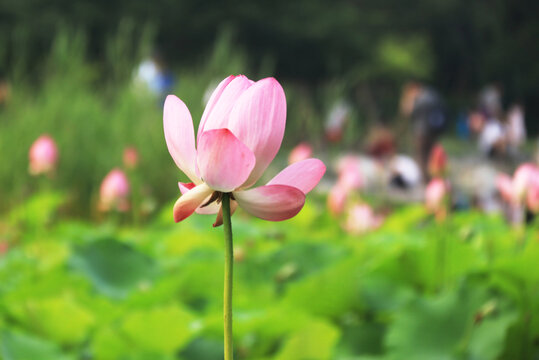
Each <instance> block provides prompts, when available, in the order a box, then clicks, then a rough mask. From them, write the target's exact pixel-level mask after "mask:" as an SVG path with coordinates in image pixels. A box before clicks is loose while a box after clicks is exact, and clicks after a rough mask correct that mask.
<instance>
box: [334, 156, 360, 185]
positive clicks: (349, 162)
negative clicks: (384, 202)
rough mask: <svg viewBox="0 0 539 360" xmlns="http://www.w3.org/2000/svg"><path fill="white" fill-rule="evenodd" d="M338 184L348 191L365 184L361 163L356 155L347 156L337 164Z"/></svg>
mask: <svg viewBox="0 0 539 360" xmlns="http://www.w3.org/2000/svg"><path fill="white" fill-rule="evenodd" d="M337 173H338V179H337V184H338V185H339V186H341V187H343V188H344V189H346V190H347V191H351V190H355V189H359V188H361V187H362V186H363V183H364V181H363V176H362V175H361V163H360V160H359V158H357V157H355V156H351V155H350V156H345V157H343V158H342V159H340V160H339V162H338V164H337Z"/></svg>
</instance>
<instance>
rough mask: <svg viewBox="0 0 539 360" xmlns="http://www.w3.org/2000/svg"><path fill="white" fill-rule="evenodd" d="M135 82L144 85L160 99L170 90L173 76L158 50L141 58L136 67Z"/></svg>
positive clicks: (172, 85)
mask: <svg viewBox="0 0 539 360" xmlns="http://www.w3.org/2000/svg"><path fill="white" fill-rule="evenodd" d="M135 83H137V84H141V85H142V86H144V87H146V88H147V89H148V90H149V91H150V92H151V93H152V94H154V95H156V96H157V97H159V98H160V99H164V98H165V96H166V95H167V94H168V93H170V92H171V91H172V88H173V87H174V76H173V74H172V72H171V71H170V70H168V68H167V66H166V63H165V61H164V59H163V58H162V56H161V54H160V53H159V52H154V54H153V55H152V56H150V57H149V58H147V59H145V60H143V61H142V62H141V63H140V65H139V66H138V68H137V71H136V74H135Z"/></svg>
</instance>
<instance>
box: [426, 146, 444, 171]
mask: <svg viewBox="0 0 539 360" xmlns="http://www.w3.org/2000/svg"><path fill="white" fill-rule="evenodd" d="M446 167H447V154H446V153H445V150H444V148H443V147H442V145H436V146H434V148H433V149H432V151H431V152H430V157H429V174H430V176H432V177H437V176H443V175H444V174H445V171H446Z"/></svg>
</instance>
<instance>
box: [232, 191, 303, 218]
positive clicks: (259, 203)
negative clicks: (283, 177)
mask: <svg viewBox="0 0 539 360" xmlns="http://www.w3.org/2000/svg"><path fill="white" fill-rule="evenodd" d="M234 197H235V199H236V201H237V202H238V204H239V206H241V207H242V208H243V209H244V210H245V211H247V212H248V213H249V214H251V215H254V216H256V217H259V218H261V219H264V220H270V221H281V220H286V219H290V218H291V217H294V216H295V215H296V214H297V213H298V212H299V211H300V210H301V208H302V207H303V204H304V203H305V194H304V193H303V192H302V191H301V190H299V189H298V188H295V187H293V186H287V185H265V186H260V187H257V188H254V189H250V190H245V191H236V192H234Z"/></svg>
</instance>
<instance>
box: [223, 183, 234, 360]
mask: <svg viewBox="0 0 539 360" xmlns="http://www.w3.org/2000/svg"><path fill="white" fill-rule="evenodd" d="M222 209H223V228H224V232H225V278H224V297H223V315H224V332H225V360H232V359H233V358H234V354H233V353H234V347H233V341H232V340H233V339H232V283H233V278H234V247H233V241H232V223H231V221H230V193H224V194H223V200H222Z"/></svg>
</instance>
